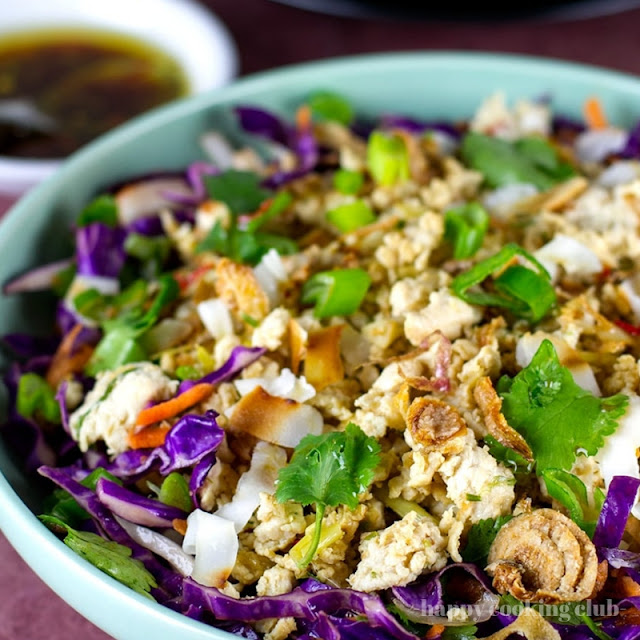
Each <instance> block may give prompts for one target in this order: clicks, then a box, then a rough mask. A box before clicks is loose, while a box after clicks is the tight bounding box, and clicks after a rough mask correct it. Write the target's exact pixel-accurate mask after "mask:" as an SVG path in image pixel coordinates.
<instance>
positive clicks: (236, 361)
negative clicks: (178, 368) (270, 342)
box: [178, 346, 266, 394]
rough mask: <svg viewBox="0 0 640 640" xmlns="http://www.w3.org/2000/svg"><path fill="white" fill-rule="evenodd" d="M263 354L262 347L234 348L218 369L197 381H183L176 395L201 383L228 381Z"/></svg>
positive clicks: (264, 351) (264, 350)
mask: <svg viewBox="0 0 640 640" xmlns="http://www.w3.org/2000/svg"><path fill="white" fill-rule="evenodd" d="M265 353H266V349H264V348H262V347H243V346H238V347H234V349H233V351H232V352H231V355H230V356H229V359H228V360H227V361H226V362H225V363H224V364H223V365H222V366H221V367H220V368H219V369H216V370H215V371H212V372H211V373H208V374H207V375H206V376H204V377H202V378H200V379H198V380H183V381H182V382H181V383H180V386H179V387H178V394H181V393H184V392H185V391H187V390H188V389H191V387H194V386H195V385H197V384H200V383H202V382H206V383H208V384H220V383H221V382H225V381H226V380H230V379H231V378H233V377H234V376H235V375H237V374H238V373H240V372H241V371H242V370H243V369H244V368H245V367H248V366H249V365H250V364H251V363H253V362H255V361H256V360H257V359H258V358H259V357H260V356H262V355H264V354H265Z"/></svg>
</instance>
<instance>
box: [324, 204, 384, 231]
mask: <svg viewBox="0 0 640 640" xmlns="http://www.w3.org/2000/svg"><path fill="white" fill-rule="evenodd" d="M327 220H328V221H329V222H330V223H331V224H332V225H333V226H334V227H336V228H337V229H338V230H339V231H341V232H342V233H349V232H350V231H355V230H356V229H359V228H360V227H364V226H366V225H368V224H371V223H372V222H375V220H376V214H375V213H373V211H372V210H371V207H370V206H369V205H368V204H367V203H366V202H365V201H364V200H356V201H355V202H348V203H347V204H342V205H340V206H339V207H336V208H335V209H331V211H327Z"/></svg>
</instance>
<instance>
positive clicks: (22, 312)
mask: <svg viewBox="0 0 640 640" xmlns="http://www.w3.org/2000/svg"><path fill="white" fill-rule="evenodd" d="M317 89H329V90H334V91H338V92H340V93H342V94H344V95H345V96H347V97H348V98H349V99H350V100H351V102H352V103H353V105H354V106H355V108H356V110H357V111H358V112H360V113H363V114H365V115H366V114H377V113H380V112H394V113H398V114H404V115H409V116H419V117H423V118H444V119H456V118H462V117H467V116H470V115H471V114H472V113H473V111H474V109H475V108H476V107H477V106H478V104H479V103H480V101H481V100H482V99H483V98H485V97H486V96H487V95H489V94H491V93H493V92H495V91H498V90H502V91H504V92H505V94H506V96H507V98H508V99H514V98H518V97H527V98H536V97H539V96H541V95H549V96H552V98H553V104H554V108H555V109H556V110H557V111H558V112H560V113H565V114H568V115H579V114H580V109H581V106H582V104H583V102H584V100H585V99H586V98H587V97H588V96H591V95H597V96H598V97H599V98H600V100H601V101H602V103H603V105H604V109H605V111H606V113H607V115H608V117H609V118H610V120H611V121H612V122H615V123H618V124H620V125H627V126H628V125H631V124H633V123H635V122H636V121H637V120H638V118H640V79H637V78H635V77H632V76H628V75H623V74H620V73H614V72H611V71H607V70H604V69H597V68H593V67H586V66H581V65H576V64H569V63H565V62H560V61H552V60H542V59H536V58H527V57H512V56H504V55H492V54H478V53H473V54H464V53H455V52H437V53H409V54H377V55H371V56H360V57H353V58H346V59H338V60H328V61H323V62H316V63H312V64H305V65H300V66H294V67H289V68H285V69H278V70H275V71H271V72H268V73H263V74H260V75H256V76H254V77H249V78H245V79H242V80H240V81H237V82H235V83H234V84H233V85H230V86H228V87H226V88H224V89H222V90H218V91H215V92H212V93H208V94H202V95H199V96H197V97H193V98H189V99H186V100H184V101H181V102H177V103H174V104H173V105H170V106H168V107H165V108H162V109H160V110H158V111H155V112H153V113H150V114H148V115H145V116H142V117H140V118H138V119H137V120H134V121H132V122H131V123H129V124H127V125H125V126H123V127H122V128H120V129H118V130H116V131H114V132H112V133H110V134H108V135H107V136H105V137H104V138H102V139H100V140H98V141H96V142H94V143H92V144H91V145H90V146H89V147H87V148H85V149H84V150H82V151H80V152H79V153H77V154H76V155H74V156H72V157H71V158H70V159H69V160H67V161H66V162H65V164H64V165H63V167H62V168H61V170H60V171H59V172H57V173H56V174H55V175H54V176H53V177H52V178H50V179H49V180H48V181H46V182H45V183H43V184H41V185H40V186H39V187H37V188H36V189H35V190H33V191H32V192H30V193H29V194H27V196H26V197H24V198H23V199H22V200H21V201H20V202H19V203H18V204H17V205H16V206H15V207H14V208H13V210H12V211H11V212H10V213H9V214H8V216H7V217H6V219H5V220H3V221H2V223H1V224H0V256H2V259H1V260H0V282H4V281H6V280H7V279H8V278H9V277H11V276H13V275H15V274H17V273H19V272H21V271H23V270H25V269H27V268H28V267H31V266H34V265H36V264H38V263H45V262H47V261H50V260H52V259H54V258H58V257H62V256H63V255H64V252H65V249H67V250H68V249H69V248H68V247H65V241H63V238H66V237H67V234H66V233H65V231H66V229H67V228H68V225H69V224H70V222H71V221H72V220H73V219H74V218H75V216H76V215H77V212H78V211H79V209H80V208H81V207H82V205H83V204H84V203H86V202H87V200H89V199H90V198H91V197H92V196H93V195H94V194H96V192H98V191H99V190H100V189H101V188H102V187H103V186H105V185H109V184H110V183H113V182H115V181H119V180H121V179H123V178H125V177H126V176H131V175H133V174H138V173H140V172H148V171H153V170H159V169H172V168H173V169H175V168H180V167H184V166H185V165H186V164H187V163H188V162H190V161H192V160H195V159H197V158H198V157H200V151H199V146H198V137H199V135H200V134H201V133H202V132H203V131H205V130H208V129H215V128H220V127H224V122H223V121H224V118H222V115H221V114H222V113H223V112H224V111H225V109H224V108H225V107H226V106H228V105H233V104H238V103H244V104H247V103H253V104H259V105H263V106H265V107H267V108H270V109H276V110H278V111H280V112H282V113H284V114H286V113H289V114H291V113H292V111H293V109H294V108H295V106H296V105H299V104H300V103H301V102H302V101H303V100H304V98H305V97H306V96H307V95H308V94H309V93H310V92H311V91H313V90H317ZM0 305H1V306H0V333H2V334H4V333H6V332H10V331H25V330H28V329H29V328H32V329H34V330H38V329H39V330H42V329H43V328H46V326H47V323H48V324H49V326H50V323H51V321H50V320H47V319H46V317H45V314H44V313H43V311H42V299H41V298H39V297H38V296H35V295H31V296H26V295H25V296H16V297H11V298H7V297H3V298H2V299H1V300H0ZM2 364H4V365H6V362H4V363H2ZM0 470H1V471H2V473H3V476H1V477H0V528H1V529H2V531H3V532H4V534H5V535H6V536H7V538H8V539H9V540H10V542H11V543H12V544H13V545H14V546H15V548H16V549H17V551H18V552H19V553H20V554H21V555H22V556H23V557H24V559H25V560H26V562H27V563H28V564H29V565H30V566H31V567H32V569H33V570H34V571H35V572H36V573H37V574H39V575H40V577H41V578H42V579H43V580H44V581H45V582H46V583H47V584H48V585H50V586H51V587H52V588H53V589H54V590H55V591H56V592H57V593H58V594H59V595H60V596H61V597H62V598H64V599H65V600H66V601H67V602H69V604H70V605H71V606H73V607H75V608H76V609H77V610H78V611H79V612H80V613H82V614H83V615H84V616H86V617H87V618H88V619H89V620H91V621H92V622H93V623H94V624H96V625H97V626H98V627H101V628H102V629H104V630H105V631H106V632H107V633H109V634H111V635H112V636H114V637H115V638H118V639H120V640H139V638H143V637H144V638H151V639H153V640H176V639H177V638H180V639H181V640H205V639H207V640H212V639H214V638H218V639H222V638H232V637H233V636H230V635H229V634H227V633H223V632H221V631H217V630H215V629H212V628H210V627H207V626H205V625H204V624H201V623H199V622H195V621H193V620H189V619H188V618H186V617H184V616H181V615H179V614H177V613H174V612H173V611H170V610H169V609H167V608H165V607H162V606H160V605H157V604H154V603H153V602H150V601H148V600H146V599H145V598H143V597H141V596H138V595H137V594H135V593H134V592H132V591H131V590H129V589H127V588H125V587H123V586H121V585H120V584H119V583H117V582H116V581H115V580H113V579H111V578H109V577H107V576H106V575H104V574H102V573H101V572H100V571H98V570H97V569H94V567H92V566H90V565H89V564H88V563H86V562H84V561H83V560H82V559H80V558H79V557H78V556H76V555H75V554H74V553H73V552H72V551H70V550H69V549H68V548H67V547H66V546H65V545H64V544H63V543H62V542H60V541H58V539H57V538H56V537H55V536H54V535H53V534H51V533H49V531H48V530H47V529H45V527H44V526H43V525H41V524H40V522H39V521H38V520H37V519H36V516H35V515H34V512H35V513H37V512H38V511H39V509H38V499H39V496H38V494H37V491H36V490H35V488H34V483H33V481H32V479H29V478H28V477H26V476H25V475H24V474H23V473H22V472H21V470H20V467H19V465H18V464H16V463H15V462H14V461H13V460H12V459H11V456H10V454H9V453H8V452H7V451H6V450H5V449H3V448H2V445H0Z"/></svg>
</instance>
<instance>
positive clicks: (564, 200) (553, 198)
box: [542, 176, 589, 211]
mask: <svg viewBox="0 0 640 640" xmlns="http://www.w3.org/2000/svg"><path fill="white" fill-rule="evenodd" d="M588 186H589V181H588V180H587V179H586V178H585V177H584V176H575V177H573V178H569V180H567V181H566V182H561V183H560V184H558V185H556V186H555V187H552V188H551V189H549V191H546V192H545V193H544V194H543V195H544V196H545V197H544V200H543V201H542V208H543V209H546V210H547V211H560V210H561V209H562V208H563V207H565V206H566V205H568V204H569V203H570V202H572V201H573V200H575V199H576V198H577V197H578V196H579V195H580V194H581V193H583V192H584V191H586V189H587V187H588Z"/></svg>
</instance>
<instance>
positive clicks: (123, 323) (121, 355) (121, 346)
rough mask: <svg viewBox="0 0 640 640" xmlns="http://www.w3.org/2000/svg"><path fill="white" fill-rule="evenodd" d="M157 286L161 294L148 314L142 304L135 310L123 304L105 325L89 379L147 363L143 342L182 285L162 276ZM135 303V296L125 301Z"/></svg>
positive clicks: (135, 307)
mask: <svg viewBox="0 0 640 640" xmlns="http://www.w3.org/2000/svg"><path fill="white" fill-rule="evenodd" d="M157 285H158V293H157V294H156V296H155V298H154V299H153V302H152V303H151V306H150V307H149V308H148V309H147V310H144V308H143V306H142V304H140V305H138V306H132V307H131V306H129V305H124V304H123V305H122V306H121V307H120V311H121V313H120V315H119V316H118V317H116V318H114V319H112V320H111V319H110V320H105V321H104V322H103V324H102V328H103V330H104V335H103V337H102V339H101V340H100V342H99V343H98V345H97V346H96V348H95V351H94V352H93V354H92V356H91V359H90V360H89V363H88V364H87V367H86V372H87V374H88V375H91V376H95V375H96V374H97V373H99V372H100V371H105V370H108V369H115V368H117V367H119V366H120V365H123V364H127V363H129V362H137V361H141V360H146V359H147V353H146V350H145V349H144V347H143V346H142V345H141V344H140V342H139V338H141V337H142V336H143V335H144V333H145V332H146V331H148V330H149V329H150V328H151V327H152V326H153V325H154V324H155V323H156V322H157V321H158V318H159V317H160V314H161V313H162V311H163V310H164V308H165V307H166V306H167V305H168V304H170V303H171V302H173V300H175V299H176V297H177V296H178V293H179V287H178V283H177V282H176V281H175V280H174V279H173V278H172V277H171V276H170V275H163V276H161V277H160V278H159V279H158V280H157ZM136 293H137V288H136ZM135 299H136V298H135V297H134V296H132V297H131V299H129V298H128V297H127V298H125V300H127V301H128V302H133V301H134V300H135ZM121 302H122V301H121Z"/></svg>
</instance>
